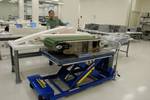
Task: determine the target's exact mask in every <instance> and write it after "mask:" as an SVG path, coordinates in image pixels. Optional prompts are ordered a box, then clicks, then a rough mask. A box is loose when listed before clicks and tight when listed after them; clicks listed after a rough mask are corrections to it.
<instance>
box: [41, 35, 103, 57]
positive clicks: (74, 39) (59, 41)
mask: <svg viewBox="0 0 150 100" xmlns="http://www.w3.org/2000/svg"><path fill="white" fill-rule="evenodd" d="M43 42H44V45H45V46H46V47H47V48H48V50H49V51H55V52H57V53H63V54H77V55H78V54H82V53H90V52H99V51H100V39H98V38H96V37H95V36H93V35H89V34H87V35H84V34H80V35H66V36H64V35H63V36H56V37H54V36H52V37H48V38H45V39H44V40H43Z"/></svg>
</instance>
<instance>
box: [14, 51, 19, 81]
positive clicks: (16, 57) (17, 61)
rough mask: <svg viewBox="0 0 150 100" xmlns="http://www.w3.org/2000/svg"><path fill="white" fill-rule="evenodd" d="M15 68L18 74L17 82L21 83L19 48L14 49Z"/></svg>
mask: <svg viewBox="0 0 150 100" xmlns="http://www.w3.org/2000/svg"><path fill="white" fill-rule="evenodd" d="M14 69H15V74H16V83H21V78H20V69H19V58H18V50H14Z"/></svg>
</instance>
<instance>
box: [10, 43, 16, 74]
mask: <svg viewBox="0 0 150 100" xmlns="http://www.w3.org/2000/svg"><path fill="white" fill-rule="evenodd" d="M10 57H11V66H12V70H11V71H12V72H15V70H14V57H13V49H12V47H11V46H10Z"/></svg>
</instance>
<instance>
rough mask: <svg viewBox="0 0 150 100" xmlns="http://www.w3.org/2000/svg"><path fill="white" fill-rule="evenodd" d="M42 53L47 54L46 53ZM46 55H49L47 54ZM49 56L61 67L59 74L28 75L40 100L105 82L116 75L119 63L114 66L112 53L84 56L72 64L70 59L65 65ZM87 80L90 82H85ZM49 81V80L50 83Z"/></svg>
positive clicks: (55, 97) (57, 96) (76, 91)
mask: <svg viewBox="0 0 150 100" xmlns="http://www.w3.org/2000/svg"><path fill="white" fill-rule="evenodd" d="M116 53H118V51H116ZM42 54H44V55H45V54H46V53H42ZM46 56H48V55H47V54H46ZM48 58H49V59H50V60H52V61H53V62H54V63H55V64H57V65H58V66H60V67H61V69H60V70H59V71H58V73H57V74H54V75H48V76H44V77H41V76H40V75H33V76H29V77H28V80H29V82H30V86H31V88H33V89H34V90H35V91H36V92H37V94H38V97H39V100H56V99H59V98H61V97H65V96H69V95H72V94H75V93H78V92H80V91H82V90H85V89H87V88H89V87H92V86H96V85H98V84H101V83H104V82H106V81H108V80H113V79H115V77H116V68H117V65H116V64H115V66H113V64H112V62H113V59H114V55H112V54H108V55H107V56H104V55H103V56H102V57H100V56H99V57H96V56H95V57H93V59H90V58H89V57H83V58H80V59H84V60H83V61H80V60H79V61H78V62H74V63H72V64H70V62H69V61H68V64H67V62H65V63H64V64H63V65H61V64H60V63H59V61H56V58H55V57H54V56H52V55H49V57H48ZM54 58H55V59H54ZM58 58H59V57H58ZM87 60H88V61H91V63H90V64H87V63H86V62H87ZM62 63H63V62H62ZM110 64H111V65H110ZM55 79H59V80H60V81H62V83H64V84H65V85H66V86H67V87H68V89H65V90H64V89H63V88H62V87H61V86H60V84H58V83H57V82H55ZM85 80H87V81H88V82H85ZM89 80H90V81H89ZM47 81H49V83H48V82H47ZM51 85H53V86H54V87H55V89H57V90H58V91H59V93H57V94H56V93H55V92H54V90H53V88H52V87H51ZM41 97H42V99H41Z"/></svg>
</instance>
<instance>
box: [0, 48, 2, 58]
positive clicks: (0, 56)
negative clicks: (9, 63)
mask: <svg viewBox="0 0 150 100" xmlns="http://www.w3.org/2000/svg"><path fill="white" fill-rule="evenodd" d="M0 60H2V55H1V50H0Z"/></svg>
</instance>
